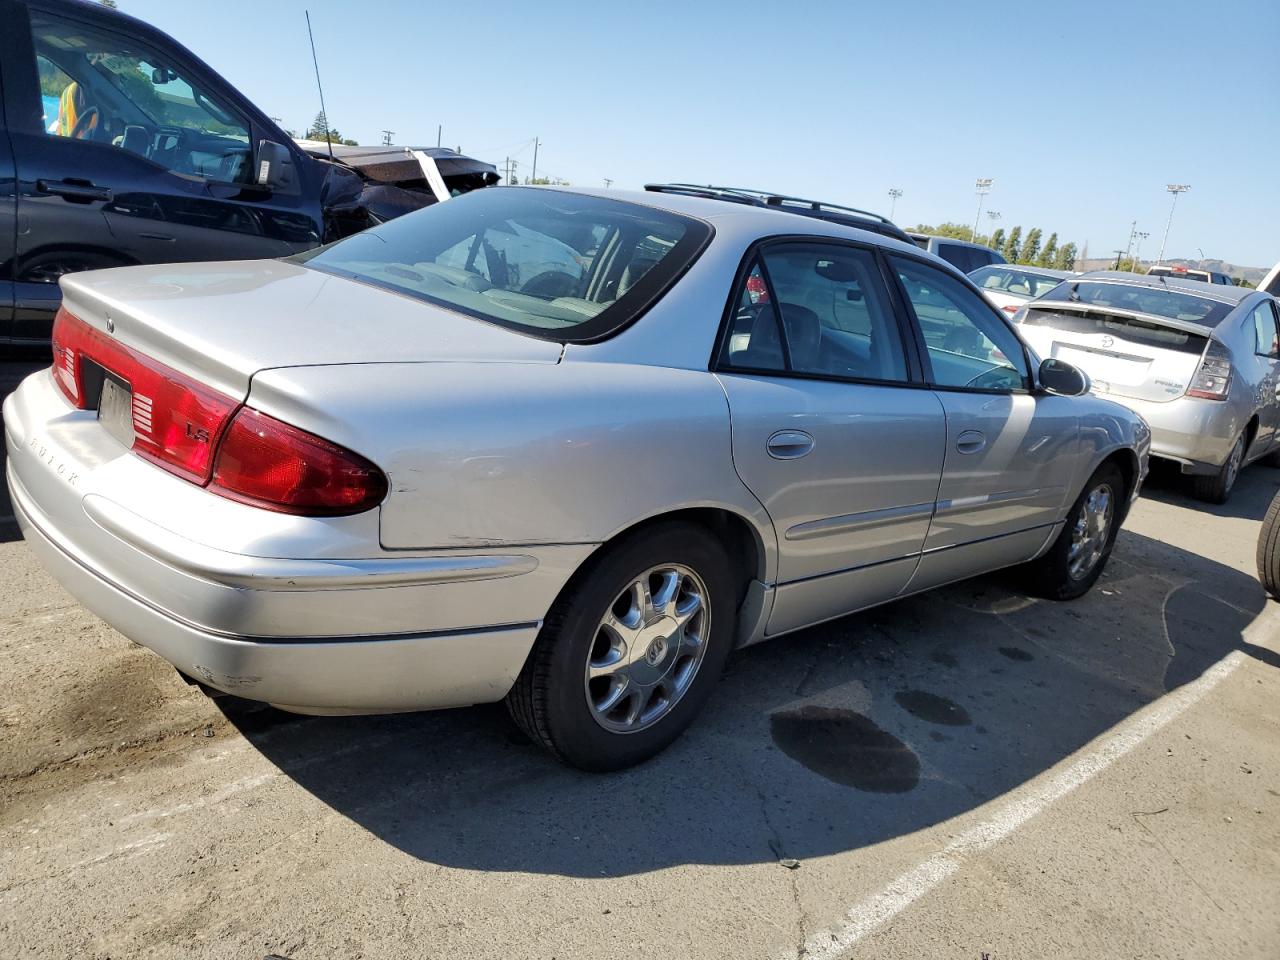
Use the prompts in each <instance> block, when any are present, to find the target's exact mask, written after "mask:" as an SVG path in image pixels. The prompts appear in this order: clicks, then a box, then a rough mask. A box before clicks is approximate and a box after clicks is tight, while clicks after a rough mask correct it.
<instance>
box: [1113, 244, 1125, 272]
mask: <svg viewBox="0 0 1280 960" xmlns="http://www.w3.org/2000/svg"><path fill="white" fill-rule="evenodd" d="M1111 252H1112V253H1114V254H1115V255H1116V265H1115V266H1114V267H1112V268H1111V269H1112V270H1119V269H1120V258H1121V257H1123V256H1124V255H1125V251H1124V250H1119V249H1117V250H1113V251H1111Z"/></svg>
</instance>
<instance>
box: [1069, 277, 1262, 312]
mask: <svg viewBox="0 0 1280 960" xmlns="http://www.w3.org/2000/svg"><path fill="white" fill-rule="evenodd" d="M1078 279H1080V280H1106V281H1109V282H1112V283H1124V284H1128V285H1129V286H1134V287H1152V288H1154V289H1158V290H1177V291H1181V292H1183V293H1191V294H1195V295H1196V296H1197V297H1204V298H1205V299H1206V300H1219V301H1221V302H1222V303H1231V304H1239V303H1241V302H1243V301H1244V300H1247V299H1248V298H1249V297H1250V296H1252V295H1253V294H1255V293H1257V292H1258V291H1256V290H1252V289H1250V288H1249V287H1236V286H1232V285H1229V284H1225V283H1205V282H1204V281H1203V280H1184V279H1183V278H1182V277H1149V276H1147V275H1146V274H1140V273H1125V272H1123V271H1120V270H1092V271H1090V272H1089V273H1082V274H1080V276H1079V278H1078Z"/></svg>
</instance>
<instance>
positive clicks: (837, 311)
mask: <svg viewBox="0 0 1280 960" xmlns="http://www.w3.org/2000/svg"><path fill="white" fill-rule="evenodd" d="M733 303H734V305H735V306H734V311H735V312H734V315H733V317H732V318H731V325H730V329H729V332H728V336H727V337H726V338H725V340H724V343H723V345H722V347H721V353H720V365H721V366H722V367H727V368H733V369H742V370H766V371H779V372H791V373H798V374H810V375H817V376H825V377H839V378H843V379H852V380H872V381H888V382H903V381H905V380H906V379H907V364H906V357H905V354H904V352H903V346H902V337H901V333H900V332H899V328H898V324H897V321H896V320H895V318H894V315H893V311H892V309H891V308H890V306H889V300H888V296H887V293H886V291H885V289H884V285H883V282H882V280H881V278H880V272H879V267H878V265H877V263H876V259H875V256H874V254H872V253H871V252H869V251H867V250H863V249H860V248H854V247H844V246H839V245H834V244H831V245H829V244H823V243H788V244H777V245H774V246H770V247H767V248H766V249H765V250H764V251H763V253H762V254H760V255H759V256H758V257H757V259H756V260H755V262H753V263H752V265H751V266H750V268H749V269H748V271H747V273H746V276H745V277H744V279H743V280H742V282H741V285H740V287H739V289H738V291H736V293H735V295H734V298H733Z"/></svg>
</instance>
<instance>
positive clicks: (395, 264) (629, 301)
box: [297, 187, 711, 342]
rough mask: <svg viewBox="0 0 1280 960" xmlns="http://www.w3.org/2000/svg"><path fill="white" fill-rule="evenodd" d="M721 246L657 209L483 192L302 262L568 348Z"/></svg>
mask: <svg viewBox="0 0 1280 960" xmlns="http://www.w3.org/2000/svg"><path fill="white" fill-rule="evenodd" d="M710 236H711V228H710V227H709V226H708V225H707V224H705V223H702V222H701V221H698V220H693V219H691V218H689V217H683V216H679V215H678V214H673V213H668V212H666V211H662V210H656V209H653V208H652V207H646V206H642V205H640V204H635V203H624V202H621V201H617V200H606V199H602V198H600V197H590V196H584V195H581V194H573V193H562V192H559V191H552V190H531V189H522V188H518V187H503V188H501V189H493V190H481V191H477V192H475V193H469V194H467V195H466V196H464V197H458V198H455V199H453V200H450V201H448V202H447V203H439V204H436V205H434V206H431V207H428V208H426V209H425V210H420V211H418V212H416V213H413V214H410V215H408V216H405V217H401V218H399V219H397V220H392V221H390V222H388V223H384V224H382V225H381V226H378V227H374V228H373V229H371V230H366V231H364V232H363V233H358V234H356V235H355V236H352V237H348V238H347V239H345V240H342V241H340V242H338V243H336V244H332V245H331V246H328V247H324V248H321V249H320V250H317V251H314V252H311V253H307V254H303V255H301V256H300V257H298V258H297V260H298V262H302V263H305V264H306V265H307V266H309V267H311V268H313V269H317V270H324V271H327V272H330V273H336V274H339V275H342V276H347V277H350V278H353V279H357V280H362V281H365V282H367V283H372V284H375V285H376V286H380V287H384V288H386V289H389V290H394V291H396V292H398V293H403V294H407V295H408V296H412V297H416V298H418V299H420V300H425V301H427V302H429V303H434V304H437V305H438V306H443V307H449V308H452V309H455V310H459V311H461V312H462V313H466V314H468V315H470V316H473V317H476V318H478V319H481V320H487V321H489V322H491V323H497V324H500V325H502V326H506V327H512V328H514V329H518V330H520V331H522V332H525V333H530V334H533V335H534V336H539V337H543V338H544V339H548V340H558V341H562V342H569V341H583V340H591V339H597V338H598V337H600V336H603V335H607V334H608V333H611V332H613V331H615V330H618V329H620V328H621V327H623V326H625V325H626V324H628V323H630V322H631V321H632V320H634V319H635V318H636V317H637V316H639V315H640V313H642V312H643V311H644V310H645V309H646V308H647V307H648V306H650V305H651V304H652V303H653V302H654V301H655V300H656V299H657V298H658V297H659V296H660V295H661V294H662V293H663V292H665V290H666V288H667V287H668V286H669V285H670V284H671V282H672V281H673V280H674V279H675V278H676V277H677V276H679V275H680V273H682V272H683V270H684V269H685V268H686V267H687V266H688V265H689V264H690V263H691V262H692V261H693V259H694V258H695V257H696V256H697V255H698V253H699V252H700V251H701V250H702V247H703V246H704V245H705V243H706V241H707V240H708V239H709V237H710Z"/></svg>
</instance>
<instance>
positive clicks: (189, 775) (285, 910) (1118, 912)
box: [0, 365, 1280, 960]
mask: <svg viewBox="0 0 1280 960" xmlns="http://www.w3.org/2000/svg"><path fill="white" fill-rule="evenodd" d="M20 372H22V371H21V370H19V369H18V368H17V367H16V366H14V365H9V366H8V367H5V368H0V392H2V391H3V390H4V389H6V387H5V386H4V385H3V384H4V382H5V381H6V380H7V382H8V383H9V384H11V383H12V382H13V381H14V380H15V379H16V376H17V374H18V373H20ZM1278 482H1280V471H1277V470H1273V469H1269V468H1265V467H1261V466H1255V467H1252V468H1250V469H1249V470H1247V471H1246V472H1245V473H1244V474H1243V476H1242V480H1241V485H1240V487H1239V489H1238V491H1237V493H1236V495H1235V496H1234V497H1233V498H1232V500H1231V501H1230V503H1228V504H1227V505H1226V506H1224V507H1213V508H1211V507H1206V506H1205V505H1203V504H1200V503H1196V502H1194V501H1192V500H1190V499H1188V498H1187V497H1185V496H1184V494H1183V492H1182V487H1181V485H1180V483H1179V482H1178V480H1177V478H1176V477H1171V476H1168V475H1167V474H1161V475H1159V476H1157V477H1156V478H1155V480H1154V482H1153V483H1152V484H1151V486H1150V487H1149V489H1148V491H1147V494H1146V495H1145V496H1144V498H1143V499H1142V500H1141V501H1140V502H1139V503H1138V505H1137V506H1136V507H1135V509H1134V511H1133V513H1132V514H1131V516H1130V518H1129V521H1128V523H1127V524H1126V528H1125V530H1124V531H1123V532H1122V533H1121V535H1120V538H1119V541H1118V543H1117V547H1116V550H1115V554H1114V556H1113V558H1112V561H1111V564H1110V566H1109V568H1108V570H1107V572H1106V575H1105V576H1104V577H1103V579H1102V580H1101V582H1100V583H1099V585H1098V586H1097V587H1096V588H1095V589H1094V590H1093V592H1092V593H1090V594H1089V595H1088V596H1087V597H1085V598H1083V599H1081V600H1079V601H1076V602H1073V603H1065V604H1053V603H1047V602H1041V601H1035V600H1031V599H1029V598H1027V597H1025V596H1023V595H1022V594H1020V593H1019V592H1018V590H1017V588H1016V584H1015V583H1014V582H1013V581H1012V580H1010V579H1009V578H1008V577H1006V576H1003V575H995V576H990V577H984V578H980V579H977V580H973V581H969V582H966V583H963V584H959V585H955V586H952V587H948V588H946V589H943V590H941V591H937V592H935V593H933V594H929V595H926V596H922V597H917V598H913V599H909V600H904V601H900V602H897V603H894V604H891V605H889V606H885V607H881V608H879V609H876V610H873V611H869V612H866V613H863V614H860V615H856V616H852V617H848V618H845V619H843V620H840V621H837V622H834V623H832V624H828V625H825V626H823V627H820V628H815V629H811V630H808V631H805V632H803V633H799V634H795V635H793V636H790V637H787V638H785V639H781V640H778V641H775V642H773V643H769V644H764V645H761V646H759V647H754V648H751V649H749V650H746V651H742V652H740V653H738V654H736V655H735V656H734V657H733V658H732V659H731V660H730V663H729V666H728V669H727V671H726V675H725V677H724V679H723V681H722V682H721V684H720V687H719V689H718V690H717V692H716V695H715V697H714V698H713V700H712V702H711V704H710V707H709V709H708V710H707V712H706V713H705V714H704V715H703V716H702V717H701V718H700V719H699V721H698V722H697V724H696V725H695V727H694V728H693V729H692V730H691V731H690V732H689V733H688V734H687V735H686V736H685V737H683V738H682V739H681V740H680V741H679V742H678V743H677V744H676V745H675V746H674V747H673V748H672V749H670V750H669V751H667V752H666V753H665V754H663V755H662V756H661V757H659V758H658V759H656V760H654V761H652V762H650V763H648V764H646V765H644V766H642V767H639V768H637V769H633V770H630V771H627V772H624V773H621V774H618V775H612V776H591V775H586V774H581V773H577V772H574V771H571V770H568V769H565V768H564V767H561V766H559V765H557V764H556V763H555V762H554V761H552V760H551V759H550V758H549V757H548V756H547V755H545V754H544V753H543V752H542V751H541V750H539V749H537V748H535V747H534V746H532V745H530V744H529V743H528V742H526V741H525V740H524V739H523V738H522V737H521V736H520V735H519V734H518V733H516V732H515V730H514V729H513V727H512V726H511V724H510V723H509V722H508V720H507V718H506V716H505V713H504V711H503V709H502V707H501V706H500V705H497V706H485V707H475V708H468V709H464V710H454V711H445V712H438V713H429V714H414V715H402V716H387V717H371V718H302V717H295V716H291V715H287V714H282V713H279V712H277V711H274V710H272V709H270V708H263V707H258V706H256V705H253V704H249V703H246V702H244V701H236V700H230V699H219V700H210V699H207V698H206V697H205V696H204V695H203V694H201V693H200V692H199V690H197V689H196V688H194V687H191V686H189V685H188V684H186V683H185V682H184V681H183V680H182V679H181V678H179V677H178V676H177V674H176V673H175V672H174V671H173V670H172V669H171V668H170V667H168V666H167V665H166V664H165V663H164V662H163V661H162V660H160V659H159V658H158V657H156V656H155V655H153V654H151V653H149V652H148V651H146V650H145V649H143V648H141V647H138V646H135V645H134V644H132V643H130V642H129V641H128V640H126V639H125V638H123V637H121V636H120V635H119V634H117V633H115V632H114V631H113V630H111V629H110V628H108V627H107V626H105V625H104V624H103V623H102V622H101V621H99V620H98V619H97V618H96V617H94V616H93V615H91V614H89V613H88V612H86V611H85V610H83V609H82V608H81V607H80V606H79V605H78V604H76V602H75V601H74V600H72V599H71V597H70V596H68V595H67V594H66V593H65V592H64V591H63V590H62V589H61V588H60V587H59V586H58V585H57V584H56V583H55V582H54V581H53V580H52V579H51V578H50V577H49V576H48V575H47V574H45V573H44V571H43V570H42V569H41V568H40V567H39V566H38V565H37V564H36V563H35V561H34V559H33V558H32V556H31V554H30V552H29V551H28V550H27V548H26V547H25V545H24V544H23V543H22V541H21V540H20V539H19V537H18V534H17V531H16V527H15V525H14V524H13V523H12V522H11V520H9V519H8V517H9V514H10V513H11V510H10V508H9V505H8V503H7V498H6V497H4V496H2V495H0V572H2V573H3V583H4V589H3V591H0V658H2V662H3V664H4V667H3V669H0V744H3V749H2V750H0V956H4V957H9V956H14V957H17V956H22V957H24V958H58V960H63V958H68V957H75V958H84V960H87V958H126V957H128V958H132V957H144V958H152V957H155V958H160V957H164V958H169V957H174V958H179V957H181V958H193V957H201V958H203V957H214V958H228V960H230V958H236V960H260V958H262V957H264V956H266V955H268V954H273V953H274V954H277V955H279V956H283V957H288V958H290V960H354V958H367V960H392V958H402V957H403V958H410V957H412V958H418V957H442V958H443V957H448V958H481V957H485V958H488V957H494V958H499V957H501V958H510V957H544V958H552V957H555V958H560V960H565V958H605V957H627V958H631V960H634V958H638V957H655V958H656V957H663V958H666V957H696V958H703V957H706V958H720V957H723V958H735V960H736V958H743V957H760V958H779V960H780V958H798V957H800V956H805V957H808V958H815V957H822V958H835V957H876V958H882V957H887V958H899V957H900V958H919V957H962V958H972V960H979V958H982V957H989V958H991V960H997V958H1027V957H1089V958H1091V960H1097V958H1110V957H1116V958H1120V957H1125V958H1129V957H1150V958H1155V957H1169V958H1174V957H1178V958H1189V957H1215V958H1219V957H1257V958H1274V957H1277V956H1280V911H1277V894H1276V891H1277V890H1280V669H1278V668H1280V653H1278V652H1277V651H1280V608H1278V607H1277V605H1276V604H1274V603H1272V602H1269V601H1267V600H1266V599H1265V597H1264V594H1263V592H1262V590H1261V588H1260V587H1259V586H1258V583H1257V581H1256V579H1255V578H1254V573H1253V551H1254V544H1255V542H1256V539H1257V535H1258V528H1259V523H1260V520H1261V518H1262V515H1263V513H1264V512H1265V509H1266V506H1267V504H1268V502H1269V501H1270V498H1271V496H1272V495H1273V494H1274V493H1275V490H1276V487H1277V483H1278ZM0 494H2V491H0Z"/></svg>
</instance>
